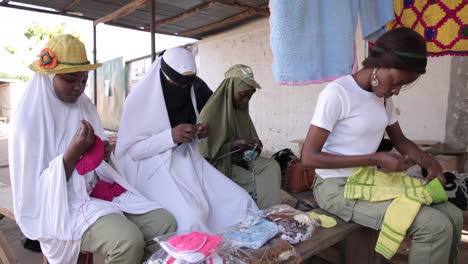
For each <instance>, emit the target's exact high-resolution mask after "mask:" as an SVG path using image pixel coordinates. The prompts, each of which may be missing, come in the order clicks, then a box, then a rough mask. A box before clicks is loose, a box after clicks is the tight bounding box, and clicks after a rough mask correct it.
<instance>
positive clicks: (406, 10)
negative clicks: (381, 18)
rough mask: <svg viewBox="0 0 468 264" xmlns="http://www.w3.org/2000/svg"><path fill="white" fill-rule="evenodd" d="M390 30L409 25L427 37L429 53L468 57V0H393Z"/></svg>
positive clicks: (435, 55) (432, 54)
mask: <svg viewBox="0 0 468 264" xmlns="http://www.w3.org/2000/svg"><path fill="white" fill-rule="evenodd" d="M394 7H395V20H393V21H391V22H390V23H388V24H387V29H388V30H390V29H393V28H399V27H409V28H412V29H414V30H416V31H417V32H418V33H419V34H421V35H422V36H424V38H425V39H426V42H427V51H428V55H429V56H433V57H437V56H443V55H459V56H468V1H466V0H394Z"/></svg>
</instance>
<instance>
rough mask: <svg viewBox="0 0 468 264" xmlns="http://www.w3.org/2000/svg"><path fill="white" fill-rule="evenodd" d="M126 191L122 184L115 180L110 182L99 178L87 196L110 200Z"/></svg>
mask: <svg viewBox="0 0 468 264" xmlns="http://www.w3.org/2000/svg"><path fill="white" fill-rule="evenodd" d="M126 191H127V190H125V189H124V188H123V187H122V186H120V184H118V183H116V182H114V183H110V182H106V181H103V180H99V181H98V182H97V183H96V185H95V186H94V188H93V191H92V192H91V194H90V195H89V196H91V197H93V198H97V199H101V200H105V201H109V202H111V201H112V200H113V199H114V197H117V196H120V195H121V194H122V193H124V192H126Z"/></svg>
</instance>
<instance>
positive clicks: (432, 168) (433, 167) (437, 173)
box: [420, 158, 445, 186]
mask: <svg viewBox="0 0 468 264" xmlns="http://www.w3.org/2000/svg"><path fill="white" fill-rule="evenodd" d="M426 160H427V162H426V163H424V162H422V163H423V164H420V165H421V166H422V165H426V166H424V167H425V168H426V169H427V176H426V178H425V179H424V184H428V183H429V182H430V181H432V180H433V179H435V178H438V179H439V181H440V182H441V183H442V185H443V186H445V176H444V173H443V171H442V167H441V166H440V164H439V162H437V160H435V159H433V158H430V159H428V158H426Z"/></svg>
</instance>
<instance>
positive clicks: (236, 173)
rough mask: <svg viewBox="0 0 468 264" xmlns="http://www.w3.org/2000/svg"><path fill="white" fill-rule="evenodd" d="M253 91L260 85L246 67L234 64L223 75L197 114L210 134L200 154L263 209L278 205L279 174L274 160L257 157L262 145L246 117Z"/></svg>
mask: <svg viewBox="0 0 468 264" xmlns="http://www.w3.org/2000/svg"><path fill="white" fill-rule="evenodd" d="M256 89H260V85H258V83H257V82H256V81H255V80H254V78H253V72H252V69H251V68H250V67H249V66H246V65H242V64H237V65H234V66H232V67H231V68H230V69H229V70H228V71H227V72H226V73H225V79H224V80H223V82H222V83H221V84H220V85H219V87H218V89H217V90H216V91H215V93H214V94H213V95H212V96H211V98H210V99H209V100H208V102H207V103H206V105H205V107H204V108H203V111H202V112H201V120H202V121H203V122H206V123H208V124H209V126H210V130H211V131H210V136H209V137H208V138H206V139H205V140H202V141H201V142H200V152H201V154H202V155H203V156H204V157H205V158H207V159H208V161H210V162H211V164H212V165H213V166H215V167H216V168H217V169H218V170H219V171H221V172H222V173H224V174H225V175H226V176H228V177H229V178H230V179H231V180H233V181H234V182H236V183H237V184H239V185H240V186H241V187H242V188H244V189H245V190H246V191H247V192H248V193H249V194H250V195H251V196H252V197H253V198H254V200H255V201H256V202H257V205H258V207H259V208H261V209H263V208H268V207H270V206H273V205H277V204H279V203H280V202H281V197H280V192H281V191H280V178H281V171H280V167H279V165H278V163H277V162H276V161H275V160H273V159H268V158H263V157H257V155H258V154H260V152H261V150H262V147H263V145H262V142H261V141H260V139H259V138H258V135H257V131H256V130H255V127H254V125H253V123H252V120H251V119H250V115H249V100H250V98H251V97H252V95H253V94H254V93H255V90H256ZM230 153H231V154H230Z"/></svg>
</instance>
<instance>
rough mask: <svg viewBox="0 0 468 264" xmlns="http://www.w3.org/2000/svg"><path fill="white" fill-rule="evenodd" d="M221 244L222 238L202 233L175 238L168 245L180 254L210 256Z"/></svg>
mask: <svg viewBox="0 0 468 264" xmlns="http://www.w3.org/2000/svg"><path fill="white" fill-rule="evenodd" d="M220 242H221V236H212V235H208V234H205V233H200V232H191V233H188V234H186V235H180V236H174V237H172V238H171V239H169V241H168V243H169V245H171V246H172V247H174V248H175V249H176V250H177V251H179V252H198V253H202V254H203V255H205V256H209V255H210V254H211V252H212V251H213V250H214V249H215V248H216V247H217V246H218V245H219V243H220Z"/></svg>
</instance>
